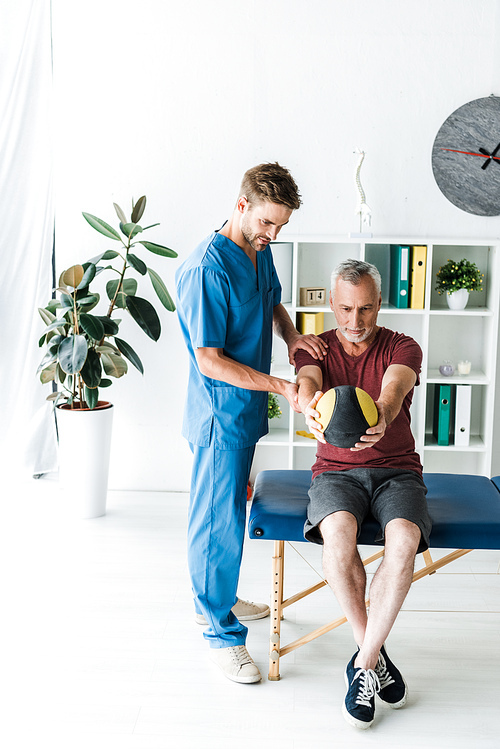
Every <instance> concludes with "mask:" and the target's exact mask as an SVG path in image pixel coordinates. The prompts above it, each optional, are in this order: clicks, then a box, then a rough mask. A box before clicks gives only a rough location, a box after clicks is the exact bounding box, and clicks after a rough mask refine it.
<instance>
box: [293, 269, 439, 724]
mask: <svg viewBox="0 0 500 749" xmlns="http://www.w3.org/2000/svg"><path fill="white" fill-rule="evenodd" d="M380 289H381V278H380V274H379V272H378V270H377V268H376V267H375V266H374V265H371V264H370V263H365V262H362V261H359V260H347V261H345V262H343V263H341V264H340V265H339V266H338V267H337V268H336V270H335V271H334V272H333V274H332V283H331V291H330V306H331V309H332V311H333V312H334V313H335V319H336V321H337V325H338V327H337V328H335V329H333V330H329V331H327V332H325V333H323V334H322V335H321V338H322V339H323V340H324V342H325V344H327V345H328V348H327V354H326V356H325V358H324V359H323V360H319V359H313V357H312V356H311V355H310V354H308V353H307V352H306V351H299V352H297V354H296V357H295V366H296V368H297V370H298V376H297V384H298V387H299V391H298V396H299V404H300V407H301V410H302V412H303V413H304V414H305V416H306V423H307V425H308V427H309V429H310V430H311V432H312V433H313V434H314V435H315V436H316V438H317V439H318V451H317V454H316V462H315V463H314V465H313V469H312V470H313V479H312V484H311V488H310V491H309V498H310V501H309V508H308V520H307V522H306V528H305V535H306V537H307V538H308V539H309V540H310V541H313V542H315V543H319V544H323V545H324V549H323V567H324V572H325V577H326V579H327V580H328V582H329V584H330V586H331V587H332V589H333V591H334V593H335V595H336V597H337V599H338V601H339V603H340V605H341V607H342V609H343V611H344V614H345V616H346V617H347V620H348V622H349V623H350V625H351V627H352V630H353V635H354V639H355V641H356V643H357V646H358V649H357V651H356V652H355V653H354V655H353V656H352V658H351V660H350V661H349V663H348V665H347V668H346V672H345V680H346V685H347V695H346V697H345V700H344V703H343V708H342V709H343V714H344V717H345V719H346V720H347V721H348V722H349V723H350V724H351V725H353V726H355V727H357V728H368V727H369V726H370V725H371V724H372V722H373V720H374V716H375V695H376V694H378V695H379V697H380V698H381V699H382V700H383V701H384V702H386V703H387V704H388V705H390V706H391V707H393V708H399V707H402V706H403V705H404V704H405V703H406V700H407V694H408V690H407V686H406V683H405V681H404V679H403V677H402V675H401V673H400V672H399V670H398V669H397V668H396V666H395V665H394V664H393V663H392V661H391V660H390V659H389V657H388V655H387V651H386V649H385V645H384V643H385V640H386V638H387V637H388V635H389V633H390V631H391V629H392V627H393V624H394V622H395V620H396V617H397V615H398V613H399V610H400V608H401V606H402V604H403V601H404V599H405V597H406V594H407V593H408V590H409V588H410V585H411V581H412V575H413V568H414V561H415V555H416V553H417V552H419V551H424V550H425V549H426V548H427V546H428V542H429V534H430V530H431V520H430V518H429V514H428V511H427V502H426V497H425V495H426V492H427V490H426V487H425V484H424V482H423V479H422V466H421V463H420V459H419V456H418V454H417V453H416V451H415V441H414V439H413V435H412V433H411V428H410V405H411V401H412V396H413V388H414V386H415V385H418V384H419V373H420V368H421V361H422V352H421V349H420V347H419V345H418V344H417V343H416V342H415V341H414V340H413V339H412V338H409V337H408V336H406V335H403V334H401V333H396V332H394V331H392V330H389V329H388V328H384V327H380V326H379V325H377V318H378V312H379V310H380V305H381V302H382V298H381V292H380ZM337 385H353V386H356V387H359V388H362V389H363V390H365V391H366V392H367V393H369V395H371V397H372V398H373V400H374V401H375V403H376V406H377V410H378V414H379V418H378V423H377V424H376V426H374V427H371V428H369V429H367V431H366V434H364V435H363V436H362V437H361V438H360V441H359V442H357V443H356V445H355V447H352V448H350V449H349V448H347V449H346V448H338V447H334V446H333V445H331V444H328V443H327V442H326V441H325V438H324V435H323V427H322V426H321V425H320V423H319V422H318V421H317V418H318V417H319V413H318V411H317V410H316V405H317V403H318V400H319V398H320V397H321V395H322V394H323V392H326V391H327V390H328V389H330V388H332V387H335V386H337ZM370 512H371V513H372V514H373V516H374V517H375V518H376V519H377V520H378V521H379V522H380V526H381V538H380V541H381V542H383V543H384V544H385V554H384V558H383V561H382V562H381V564H380V566H379V567H378V569H377V572H376V574H375V576H374V578H373V581H372V583H371V585H370V593H369V596H370V609H369V612H367V610H366V606H365V593H366V573H365V569H364V566H363V563H362V561H361V558H360V556H359V553H358V550H357V545H356V540H357V536H358V533H359V529H360V526H361V523H362V522H363V519H364V518H365V516H366V515H367V514H368V513H370Z"/></svg>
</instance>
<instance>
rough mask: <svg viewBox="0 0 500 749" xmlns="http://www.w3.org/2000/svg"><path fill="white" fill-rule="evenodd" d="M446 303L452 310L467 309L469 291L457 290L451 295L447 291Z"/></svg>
mask: <svg viewBox="0 0 500 749" xmlns="http://www.w3.org/2000/svg"><path fill="white" fill-rule="evenodd" d="M446 301H447V302H448V307H449V308H450V309H465V308H466V307H467V302H468V301H469V292H468V291H467V289H457V290H456V291H452V292H451V293H450V292H449V291H447V292H446Z"/></svg>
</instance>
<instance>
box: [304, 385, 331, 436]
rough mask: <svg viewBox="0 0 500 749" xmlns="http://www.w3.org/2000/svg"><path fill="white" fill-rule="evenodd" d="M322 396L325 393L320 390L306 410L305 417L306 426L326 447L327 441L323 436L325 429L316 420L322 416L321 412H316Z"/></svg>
mask: <svg viewBox="0 0 500 749" xmlns="http://www.w3.org/2000/svg"><path fill="white" fill-rule="evenodd" d="M322 395H323V393H322V392H321V390H318V391H317V392H316V393H315V394H314V397H313V399H312V400H311V401H310V402H309V404H308V405H307V406H306V408H305V410H304V416H305V417H306V424H307V426H308V428H309V431H310V432H311V434H313V435H314V436H315V437H316V439H317V440H318V442H323V444H324V445H326V440H325V438H324V436H323V427H322V426H321V424H320V423H319V421H316V419H318V418H319V416H320V414H319V411H316V406H317V405H318V401H319V399H320V398H321V396H322Z"/></svg>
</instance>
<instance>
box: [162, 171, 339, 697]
mask: <svg viewBox="0 0 500 749" xmlns="http://www.w3.org/2000/svg"><path fill="white" fill-rule="evenodd" d="M300 204H301V199H300V195H299V192H298V189H297V185H296V184H295V181H294V179H293V177H292V176H291V174H290V173H289V171H288V170H287V169H285V168H284V167H282V166H280V165H279V164H277V163H275V164H260V165H259V166H256V167H254V168H252V169H249V170H248V171H247V172H246V173H245V175H244V177H243V181H242V184H241V188H240V192H239V196H238V200H237V203H236V206H235V208H234V210H233V213H232V215H231V217H230V219H229V221H227V222H226V223H225V224H224V225H223V227H222V228H221V229H220V230H219V231H215V232H213V233H212V234H210V235H209V236H208V237H207V238H206V239H204V240H203V242H202V243H201V244H200V245H199V246H198V247H197V248H196V250H195V251H194V252H193V253H192V254H191V255H190V256H189V257H188V259H187V260H186V261H185V262H184V263H183V264H182V265H181V267H180V268H179V269H178V271H177V273H176V284H177V311H178V315H179V321H180V324H181V329H182V333H183V335H184V338H185V341H186V345H187V348H188V353H189V382H188V391H187V399H186V408H185V415H184V424H183V435H184V437H186V439H187V440H188V441H189V444H190V448H191V450H192V452H193V458H194V460H193V472H192V478H191V499H190V510H189V523H188V561H189V570H190V575H191V582H192V588H193V594H194V601H195V609H196V616H197V620H198V621H201V622H203V623H204V622H206V624H207V625H208V627H207V629H206V630H205V632H204V637H205V638H206V639H207V640H208V642H209V645H210V648H211V650H210V653H211V655H212V658H213V660H214V661H215V662H216V663H217V665H218V666H219V667H220V668H221V670H222V671H223V673H224V674H225V675H226V676H227V677H228V678H229V679H232V680H233V681H237V682H242V683H250V682H256V681H260V679H261V675H260V672H259V669H258V668H257V666H256V665H255V663H254V662H253V660H252V658H251V657H250V655H249V654H248V651H247V649H246V647H245V642H246V635H247V631H248V630H247V627H246V626H245V625H244V624H243V623H242V621H246V620H249V619H255V618H260V617H262V616H267V614H268V613H269V608H268V607H267V606H265V605H258V604H251V603H249V602H246V601H241V600H240V599H238V598H237V595H236V591H237V586H238V578H239V572H240V564H241V557H242V551H243V539H244V530H245V519H246V498H247V483H248V479H249V475H250V468H251V465H252V458H253V455H254V450H255V444H256V443H257V442H258V440H259V439H260V438H261V437H262V436H264V435H265V434H267V431H268V420H267V399H268V396H267V394H268V392H273V393H277V394H280V395H282V396H284V397H285V398H286V399H287V401H288V402H289V403H290V405H291V406H292V408H293V409H294V410H295V411H297V412H299V411H300V408H299V405H298V400H297V386H296V385H295V384H294V383H292V382H288V381H287V380H283V379H280V378H278V377H273V376H271V375H270V374H269V372H270V365H271V348H272V336H273V330H274V332H275V333H276V334H277V335H279V336H280V337H281V338H283V340H284V341H285V343H286V344H287V346H288V355H289V359H290V361H291V362H292V363H293V362H294V357H295V352H296V351H297V350H298V349H300V348H302V349H304V350H305V351H307V352H308V353H310V354H311V355H312V356H313V357H314V358H317V359H322V358H323V356H324V355H325V353H326V347H325V344H324V343H323V341H322V340H321V339H320V338H317V337H316V336H313V335H305V336H303V335H300V334H299V333H298V332H297V330H296V329H295V327H294V326H293V324H292V321H291V320H290V317H289V315H288V313H287V312H286V310H285V308H284V307H283V306H282V304H281V303H280V299H281V286H280V283H279V281H278V278H277V275H276V271H275V268H274V264H273V258H272V253H271V249H270V247H269V243H270V242H272V241H274V240H275V239H276V237H277V236H278V234H279V232H280V230H281V229H282V228H283V226H285V225H286V224H287V223H288V221H289V219H290V216H291V214H292V212H293V211H294V210H297V209H298V208H299V207H300ZM238 617H240V618H238Z"/></svg>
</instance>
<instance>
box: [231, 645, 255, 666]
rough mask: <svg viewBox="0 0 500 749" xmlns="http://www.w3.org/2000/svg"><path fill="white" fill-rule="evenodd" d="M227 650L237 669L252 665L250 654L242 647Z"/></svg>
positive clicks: (235, 646) (236, 646) (237, 646)
mask: <svg viewBox="0 0 500 749" xmlns="http://www.w3.org/2000/svg"><path fill="white" fill-rule="evenodd" d="M229 650H230V651H231V657H232V659H233V661H234V662H235V664H236V665H237V666H238V667H239V668H241V667H242V666H246V665H248V664H252V663H253V661H252V659H251V657H250V653H249V652H248V650H247V649H246V647H245V646H244V645H234V646H233V647H231V648H229Z"/></svg>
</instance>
